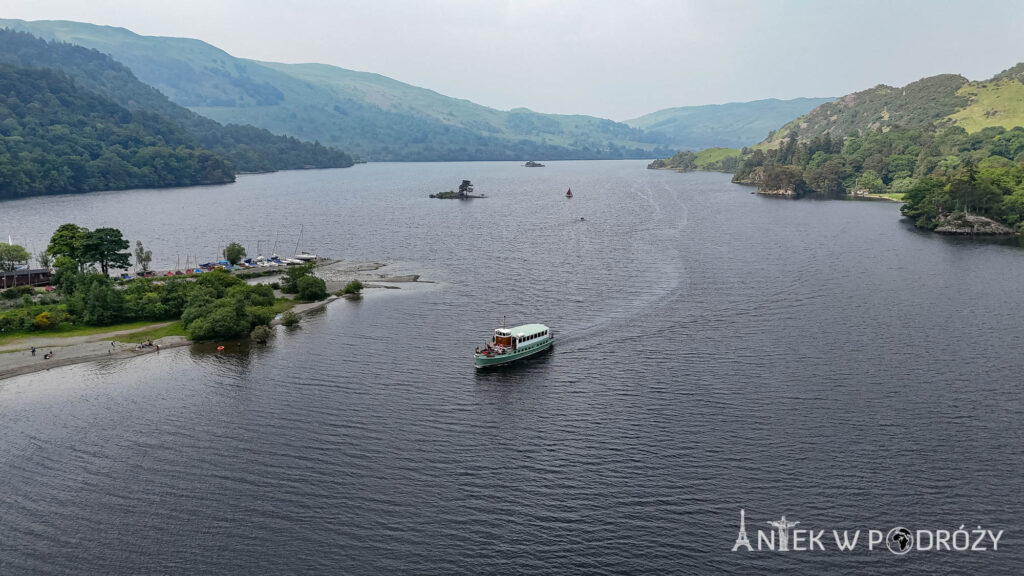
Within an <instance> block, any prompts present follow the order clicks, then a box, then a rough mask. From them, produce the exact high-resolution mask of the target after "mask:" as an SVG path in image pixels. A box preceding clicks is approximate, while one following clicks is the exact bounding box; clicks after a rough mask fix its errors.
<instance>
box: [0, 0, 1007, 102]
mask: <svg viewBox="0 0 1024 576" xmlns="http://www.w3.org/2000/svg"><path fill="white" fill-rule="evenodd" d="M0 17H4V18H20V19H23V20H75V21H79V22H91V23H94V24H104V25H111V26H121V27H124V28H128V29H130V30H132V31H134V32H136V33H139V34H143V35H153V36H180V37H189V38H197V39H200V40H203V41H205V42H208V43H210V44H213V45H214V46H217V47H218V48H221V49H223V50H226V51H227V52H229V53H230V54H232V55H234V56H238V57H241V58H252V59H255V60H267V61H276V62H322V63H326V64H333V65H336V66H340V67H342V68H348V69H352V70H361V71H366V72H376V73H378V74H383V75H385V76H389V77H391V78H394V79H396V80H400V81H402V82H406V83H408V84H413V85H416V86H421V87H424V88H429V89H432V90H435V91H437V92H440V93H442V94H445V95H447V96H453V97H456V98H465V99H468V100H472V101H473V102H476V103H478V104H483V105H485V106H491V107H493V108H499V109H502V110H507V109H510V108H515V107H520V106H523V107H527V108H530V109H532V110H536V111H538V112H548V113H562V114H589V115H593V116H600V117H604V118H611V119H613V120H627V119H630V118H634V117H637V116H640V115H643V114H646V113H649V112H653V111H655V110H660V109H662V108H670V107H674V106H689V105H699V104H722V103H726V102H742V101H749V100H758V99H762V98H784V99H785V98H796V97H800V96H840V95H843V94H846V93H849V92H854V91H857V90H863V89H865V88H870V87H872V86H874V85H876V84H880V83H881V84H890V85H897V86H901V85H904V84H906V83H908V82H912V81H914V80H917V79H918V78H921V77H923V76H930V75H933V74H940V73H958V74H962V75H964V76H966V77H967V78H969V79H971V80H980V79H984V78H988V77H990V76H992V75H993V74H995V73H998V72H999V71H1001V70H1003V69H1006V68H1008V67H1010V66H1012V65H1013V64H1015V63H1017V62H1019V61H1024V1H1022V0H971V1H948V0H915V1H911V0H906V1H900V0H882V1H876V0H858V1H850V0H820V1H797V0H789V1H784V0H762V1H753V0H750V1H740V0H725V1H723V0H714V1H712V0H704V1H685V0H677V1H672V0H624V1H613V0H551V1H547V0H422V1H416V0H359V1H354V0H353V1H349V0H161V1H151V0H85V1H83V0H3V1H2V2H0Z"/></svg>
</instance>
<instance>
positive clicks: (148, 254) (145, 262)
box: [135, 240, 153, 274]
mask: <svg viewBox="0 0 1024 576" xmlns="http://www.w3.org/2000/svg"><path fill="white" fill-rule="evenodd" d="M152 261H153V252H152V251H151V250H146V249H145V248H143V247H142V240H136V241H135V264H136V265H137V266H139V267H141V268H142V273H143V274H145V273H146V272H149V263H150V262H152Z"/></svg>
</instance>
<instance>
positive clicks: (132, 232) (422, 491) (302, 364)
mask: <svg viewBox="0 0 1024 576" xmlns="http://www.w3.org/2000/svg"><path fill="white" fill-rule="evenodd" d="M546 164H547V167H544V168H529V169H528V168H524V167H522V166H520V165H518V164H515V163H502V162H493V163H490V162H479V163H436V164H415V163H409V164H366V165H358V166H355V167H353V168H349V169H344V170H319V171H304V172H282V173H276V174H267V175H252V176H242V177H240V178H239V179H238V182H237V183H235V184H232V185H226V186H216V187H196V188H183V189H172V190H135V191H122V192H105V193H96V194H89V195H82V196H59V197H44V198H33V199H27V200H19V201H13V202H4V203H0V232H4V231H8V233H10V234H12V235H13V237H14V240H15V242H16V243H20V244H23V245H25V246H26V247H28V248H29V249H30V250H32V249H33V247H34V250H40V249H42V247H43V246H45V244H46V242H47V240H48V239H49V236H50V235H51V234H52V233H53V231H54V229H56V227H57V226H58V225H59V224H61V223H64V222H74V223H77V224H80V225H83V226H86V227H89V228H95V227H99V226H113V227H116V228H119V229H121V230H122V231H123V232H124V233H125V237H126V238H128V239H129V240H131V241H132V244H133V246H134V242H135V240H142V242H143V244H144V245H145V246H146V247H147V248H148V249H151V250H152V251H153V255H154V263H153V265H154V266H155V267H158V268H161V267H162V268H170V267H174V266H176V265H177V264H178V263H179V262H184V260H185V258H186V257H188V258H190V259H191V258H197V259H198V261H199V262H206V261H208V260H211V259H213V258H215V257H216V255H217V252H218V250H219V248H220V247H221V246H224V245H225V244H227V243H229V242H232V241H238V242H241V243H242V244H244V245H245V246H246V248H247V249H248V250H249V253H250V255H254V254H255V253H256V251H257V250H260V251H262V252H263V253H264V254H269V253H270V252H271V251H275V252H278V253H280V254H282V255H288V254H291V253H294V252H295V251H296V250H308V251H309V252H313V253H317V254H320V255H326V256H331V257H335V258H342V259H347V260H365V261H380V262H386V263H388V264H389V265H388V267H387V268H385V269H383V270H382V272H389V273H391V274H407V273H409V274H420V275H421V276H422V279H423V280H427V281H429V282H423V283H416V284H410V285H403V287H402V289H400V290H380V289H377V290H368V291H367V292H366V295H365V297H364V298H363V299H362V300H359V301H339V302H335V303H332V304H330V305H329V306H328V307H327V308H326V309H325V310H324V311H323V312H322V313H320V314H317V315H314V316H312V317H309V318H307V319H305V320H304V321H303V323H302V324H301V326H300V327H299V328H298V329H295V330H285V329H283V328H280V327H279V328H278V329H277V336H276V337H275V338H274V340H273V341H272V343H271V344H270V345H268V346H266V347H249V346H245V345H239V344H235V343H229V345H228V349H227V350H226V351H225V352H223V353H217V352H216V351H215V350H213V346H208V345H207V346H195V347H192V348H182V349H175V350H170V351H165V352H163V353H161V355H160V356H156V355H148V356H146V357H143V358H138V359H135V360H130V361H125V362H109V361H108V362H95V363H91V364H84V365H78V366H70V367H65V368H59V369H53V370H51V371H48V372H40V373H36V374H31V375H26V376H21V377H18V378H14V379H10V380H5V381H0V435H2V438H3V439H4V441H3V443H2V445H0V494H2V495H3V496H2V497H0V572H2V573H4V574H86V573H89V574H124V575H128V574H253V573H279V574H283V573H288V574H321V573H335V574H405V573H416V574H508V573H533V574H711V573H809V574H823V573H828V574H863V573H872V574H905V573H908V572H920V573H1008V572H1012V571H1013V570H1015V568H1014V567H1019V566H1021V565H1022V564H1024V551H1022V540H1021V527H1022V525H1021V514H1022V512H1024V495H1022V491H1021V487H1022V486H1021V478H1022V477H1024V391H1022V387H1021V376H1020V375H1021V374H1022V373H1024V355H1022V354H1021V345H1022V343H1024V306H1021V304H1020V290H1021V286H1024V250H1022V249H1021V248H1019V247H1015V246H1012V245H1008V244H1005V243H1001V242H995V241H984V240H971V239H959V238H947V237H941V236H937V235H933V234H930V233H925V232H920V231H917V230H915V229H914V228H913V226H912V225H911V224H909V223H908V222H906V221H905V220H903V219H901V217H900V215H899V209H898V206H897V205H896V204H892V203H883V202H870V201H813V200H806V201H804V200H802V201H791V200H785V199H777V198H764V197H760V196H756V195H752V194H751V193H750V189H749V188H746V187H741V186H737V185H733V184H731V183H730V182H729V176H728V175H722V174H707V173H694V174H676V173H672V172H664V171H650V170H646V169H645V168H644V167H645V163H644V162H638V161H609V162H546ZM462 179H470V180H472V181H473V183H474V185H475V186H476V192H478V193H484V194H486V195H487V196H488V197H487V198H485V199H478V200H469V201H458V200H437V199H430V198H428V195H429V194H430V193H434V192H439V191H443V190H450V189H453V188H457V186H458V184H459V182H460V181H461V180H462ZM569 187H571V188H572V191H573V194H574V197H573V198H572V199H566V198H565V197H564V195H565V191H566V189H568V188H569ZM503 318H507V321H508V323H509V325H514V324H521V323H527V322H542V323H545V324H548V325H550V326H551V327H552V329H553V331H554V333H555V336H556V338H557V341H556V345H555V348H554V350H552V351H551V352H549V353H545V354H544V355H542V356H540V357H537V358H534V359H531V360H529V361H526V362H524V363H523V364H521V365H518V366H513V367H510V368H507V369H499V370H493V371H477V370H474V368H473V359H472V351H473V349H474V348H475V347H476V346H478V345H480V344H482V343H483V342H484V341H485V340H486V339H487V338H488V337H489V335H490V333H491V331H492V330H493V329H494V328H495V327H497V326H500V324H501V322H502V319H503ZM741 509H743V510H744V514H745V522H746V525H745V528H746V531H747V533H748V534H749V537H750V540H751V543H752V544H753V545H754V547H755V550H754V551H750V552H748V551H745V550H743V549H740V550H739V551H737V552H732V551H731V550H732V548H733V546H734V543H735V542H736V540H737V535H738V532H739V529H740V510H741ZM783 515H785V517H786V518H787V519H788V520H790V521H798V522H799V523H800V524H799V525H798V526H796V527H795V528H794V529H793V530H791V533H792V534H793V535H797V531H799V530H802V529H805V530H809V531H813V532H815V533H816V532H817V531H824V534H825V535H824V537H822V538H821V542H822V544H823V546H824V550H820V549H814V550H811V551H800V550H790V551H789V552H781V551H769V550H764V549H763V550H761V551H757V550H756V545H757V542H758V531H759V530H760V531H761V532H763V536H764V537H768V536H769V534H774V532H773V531H772V530H773V529H772V527H771V526H769V525H768V524H767V522H769V521H779V520H780V519H781V517H782V516H783ZM961 525H963V526H964V527H965V530H974V529H976V527H978V526H981V527H982V528H983V529H991V530H992V531H993V532H998V531H999V530H1004V531H1005V534H1004V535H1003V536H1002V539H1001V540H1000V541H999V543H998V550H992V549H991V548H992V545H991V543H989V544H988V548H989V550H988V551H986V552H979V551H972V550H968V551H955V550H949V551H947V550H940V551H934V550H931V551H928V550H920V549H914V550H911V551H910V552H909V553H907V554H905V555H896V554H893V553H892V552H890V551H889V550H887V549H886V547H885V543H884V542H883V543H881V544H879V543H875V544H874V547H873V549H872V550H868V547H867V545H868V543H867V539H868V536H869V535H868V532H869V530H878V531H880V532H883V533H886V532H888V531H889V530H890V529H892V528H894V527H899V526H904V527H907V528H909V529H910V530H911V531H913V532H914V533H915V534H916V533H917V531H919V530H924V531H929V533H930V534H932V535H934V534H935V533H936V531H939V530H946V531H950V532H953V531H956V530H957V529H958V528H960V527H961ZM858 529H859V530H861V531H862V532H863V534H862V536H861V541H860V543H859V546H858V547H857V548H856V549H855V550H854V551H851V552H840V551H838V550H836V545H835V542H834V541H832V531H833V530H837V531H839V532H842V531H843V530H848V531H850V532H851V533H852V532H853V531H854V530H858ZM773 537H774V536H773ZM971 543H972V544H974V539H973V537H972V542H971ZM775 544H776V546H778V545H779V544H780V542H776V543H775ZM921 545H922V546H923V543H921ZM790 546H791V547H793V546H796V547H799V546H800V543H799V536H798V535H797V539H796V540H793V541H791V542H790ZM803 546H804V547H805V548H806V547H807V540H806V538H805V539H804V542H803Z"/></svg>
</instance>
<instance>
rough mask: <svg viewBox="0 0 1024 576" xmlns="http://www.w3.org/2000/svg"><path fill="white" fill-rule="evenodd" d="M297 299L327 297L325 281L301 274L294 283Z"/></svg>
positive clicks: (310, 299)
mask: <svg viewBox="0 0 1024 576" xmlns="http://www.w3.org/2000/svg"><path fill="white" fill-rule="evenodd" d="M296 284H297V286H298V297H299V300H309V301H316V300H323V299H324V298H326V297H327V283H326V282H324V281H323V279H321V278H317V277H316V276H303V277H302V278H299V281H298V282H297V283H296Z"/></svg>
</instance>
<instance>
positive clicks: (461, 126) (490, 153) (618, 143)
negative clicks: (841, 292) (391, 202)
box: [0, 20, 674, 161]
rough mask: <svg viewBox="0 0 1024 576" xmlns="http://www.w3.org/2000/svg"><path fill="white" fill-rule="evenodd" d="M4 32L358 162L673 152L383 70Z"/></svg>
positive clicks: (50, 27) (182, 45) (223, 117)
mask: <svg viewBox="0 0 1024 576" xmlns="http://www.w3.org/2000/svg"><path fill="white" fill-rule="evenodd" d="M0 26H8V27H11V28H13V29H17V30H23V31H27V32H30V33H33V34H35V35H38V36H41V37H43V38H47V39H57V40H61V41H65V42H70V43H74V44H77V45H80V46H86V47H89V48H95V49H97V50H100V51H102V52H104V53H108V54H111V55H112V56H113V57H114V58H115V59H116V60H118V61H119V62H123V63H124V64H125V65H126V66H128V67H129V68H131V70H132V71H133V72H134V74H135V75H136V76H138V77H139V78H140V79H141V80H142V81H144V82H146V83H147V84H150V85H152V86H154V87H156V88H158V89H159V90H160V91H161V92H163V93H165V94H167V95H168V96H169V97H170V98H171V100H172V101H174V102H176V103H178V104H180V105H183V106H187V107H189V108H190V109H192V110H193V111H195V112H198V113H200V114H202V115H204V116H207V117H209V118H213V119H215V120H218V121H220V122H225V123H228V122H231V123H244V124H252V125H254V126H259V127H261V128H266V129H269V130H271V131H273V132H276V133H281V134H289V135H291V136H294V137H297V138H301V139H304V140H316V141H319V142H321V143H324V144H327V145H331V146H337V147H339V148H341V149H344V150H346V151H348V152H350V153H352V154H355V155H357V156H359V157H360V158H362V159H365V160H376V161H382V160H525V159H530V158H534V159H552V160H553V159H583V158H589V159H604V158H650V157H652V156H664V155H668V154H671V153H672V152H673V151H674V150H672V149H671V148H668V147H667V146H666V145H665V142H666V141H667V140H666V138H665V137H664V135H661V134H657V133H650V134H649V133H646V132H644V131H642V130H639V129H636V128H632V127H630V126H627V125H626V124H623V123H619V122H612V121H611V120H606V119H602V118H594V117H590V116H582V115H556V114H541V113H537V112H533V111H530V110H527V109H516V110H510V111H501V110H495V109H493V108H488V107H486V106H480V105H478V104H474V103H473V102H469V101H468V100H461V99H457V98H451V97H448V96H444V95H442V94H438V93H437V92H434V91H432V90H427V89H423V88H419V87H416V86H410V85H408V84H404V83H402V82H399V81H396V80H393V79H390V78H386V77H384V76H381V75H379V74H371V73H366V72H356V71H352V70H345V69H343V68H338V67H335V66H328V65H323V64H275V63H268V62H256V61H253V60H244V59H241V58H236V57H233V56H231V55H230V54H227V53H226V52H224V51H222V50H220V49H217V48H215V47H213V46H210V45H209V44H206V43H204V42H201V41H198V40H193V39H187V38H158V37H149V36H139V35H137V34H134V33H132V32H130V31H128V30H125V29H122V28H113V27H108V26H95V25H91V24H82V23H77V22H63V21H40V22H24V21H20V20H0Z"/></svg>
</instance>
